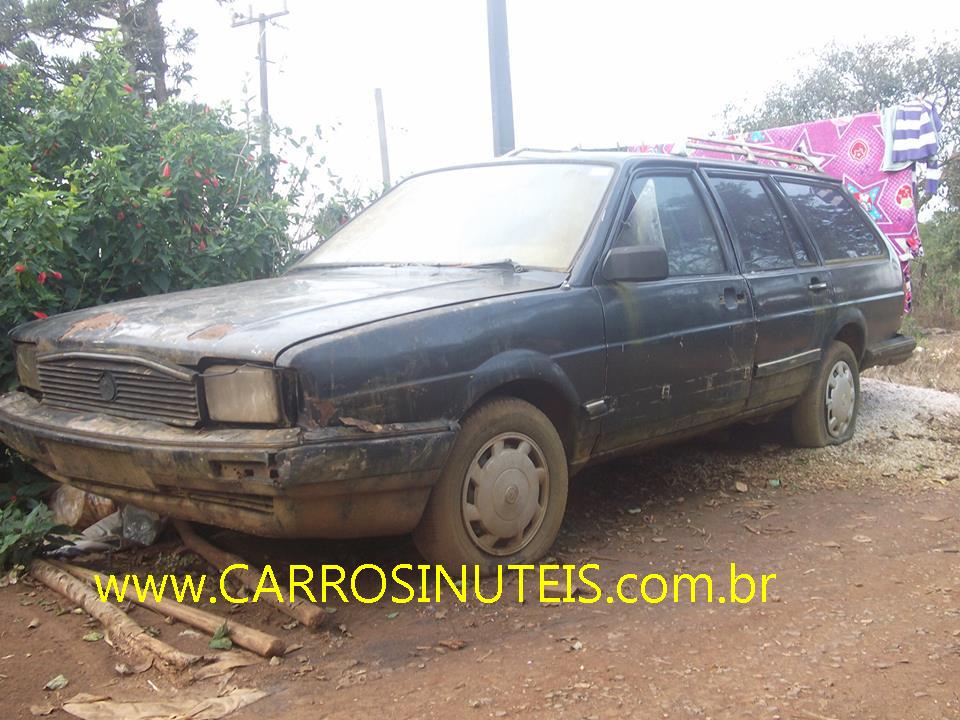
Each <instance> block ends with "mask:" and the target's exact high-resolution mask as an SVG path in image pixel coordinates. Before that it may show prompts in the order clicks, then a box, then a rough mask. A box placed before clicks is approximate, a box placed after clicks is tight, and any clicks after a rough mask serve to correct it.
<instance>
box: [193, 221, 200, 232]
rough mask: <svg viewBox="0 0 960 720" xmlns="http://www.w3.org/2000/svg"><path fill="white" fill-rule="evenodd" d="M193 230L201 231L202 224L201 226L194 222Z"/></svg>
mask: <svg viewBox="0 0 960 720" xmlns="http://www.w3.org/2000/svg"><path fill="white" fill-rule="evenodd" d="M193 231H194V232H195V233H198V232H200V226H199V225H198V224H197V223H194V224H193Z"/></svg>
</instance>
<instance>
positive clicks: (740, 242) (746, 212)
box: [710, 177, 794, 273]
mask: <svg viewBox="0 0 960 720" xmlns="http://www.w3.org/2000/svg"><path fill="white" fill-rule="evenodd" d="M710 182H711V184H712V185H713V187H714V189H716V191H717V195H719V196H720V202H722V203H723V205H724V208H725V209H726V211H727V217H728V218H729V221H730V223H731V225H732V227H731V228H730V229H731V230H732V231H733V236H734V240H735V241H736V243H737V248H738V249H739V251H740V258H741V262H742V263H743V271H744V272H745V273H748V272H761V271H764V270H782V269H784V268H791V267H793V266H794V250H793V246H792V245H791V243H790V238H789V237H788V236H787V232H786V230H785V229H784V227H783V223H782V222H780V213H779V212H778V211H777V207H776V206H775V205H774V203H773V199H772V198H771V197H770V196H769V195H768V194H767V191H766V189H765V188H764V187H763V183H762V182H761V181H760V180H754V179H748V178H726V177H712V178H711V179H710Z"/></svg>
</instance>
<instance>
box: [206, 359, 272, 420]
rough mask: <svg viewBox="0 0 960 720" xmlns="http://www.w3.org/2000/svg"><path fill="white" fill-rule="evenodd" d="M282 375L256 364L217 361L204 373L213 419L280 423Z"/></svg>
mask: <svg viewBox="0 0 960 720" xmlns="http://www.w3.org/2000/svg"><path fill="white" fill-rule="evenodd" d="M279 379H280V377H279V375H278V373H276V372H275V371H274V370H272V369H270V368H262V367H256V366H253V365H214V366H212V367H210V368H209V369H207V371H206V372H204V373H203V387H204V392H205V395H206V398H207V412H208V414H209V415H210V419H211V420H217V421H219V422H236V423H262V424H271V425H277V424H279V423H281V422H282V420H283V412H282V409H281V406H280V387H279Z"/></svg>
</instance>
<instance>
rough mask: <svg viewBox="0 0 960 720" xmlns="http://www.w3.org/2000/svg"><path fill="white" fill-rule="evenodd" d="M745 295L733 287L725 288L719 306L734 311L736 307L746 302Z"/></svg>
mask: <svg viewBox="0 0 960 720" xmlns="http://www.w3.org/2000/svg"><path fill="white" fill-rule="evenodd" d="M746 299H747V294H746V293H745V292H744V291H743V290H737V289H736V288H734V287H725V288H724V289H723V294H722V295H721V296H720V304H721V305H723V306H724V307H726V308H728V309H730V310H735V309H736V307H737V305H739V304H741V303H743V302H746Z"/></svg>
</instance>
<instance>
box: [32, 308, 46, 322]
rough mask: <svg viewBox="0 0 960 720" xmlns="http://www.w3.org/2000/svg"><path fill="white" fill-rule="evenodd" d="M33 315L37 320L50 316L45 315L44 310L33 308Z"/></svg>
mask: <svg viewBox="0 0 960 720" xmlns="http://www.w3.org/2000/svg"><path fill="white" fill-rule="evenodd" d="M33 316H34V317H35V318H36V319H37V320H46V319H47V318H48V317H50V316H49V315H47V314H46V313H45V312H40V311H39V310H34V311H33Z"/></svg>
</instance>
